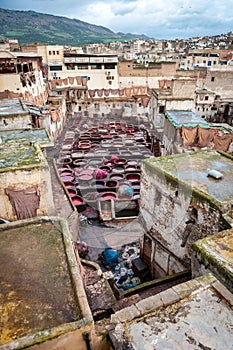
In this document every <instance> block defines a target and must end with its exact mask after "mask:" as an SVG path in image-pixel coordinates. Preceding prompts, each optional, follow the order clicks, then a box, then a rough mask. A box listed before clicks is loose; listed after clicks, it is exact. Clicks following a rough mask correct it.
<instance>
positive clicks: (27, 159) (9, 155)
mask: <svg viewBox="0 0 233 350" xmlns="http://www.w3.org/2000/svg"><path fill="white" fill-rule="evenodd" d="M0 154H1V159H0V171H1V169H4V171H5V170H6V169H9V168H10V169H11V170H15V169H18V168H23V167H29V166H35V165H37V164H40V163H41V162H42V159H43V154H42V152H41V150H40V148H39V146H38V145H37V144H34V145H31V144H30V143H20V144H18V143H9V144H7V145H5V144H3V145H0Z"/></svg>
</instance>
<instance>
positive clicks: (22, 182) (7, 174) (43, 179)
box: [0, 160, 55, 221]
mask: <svg viewBox="0 0 233 350" xmlns="http://www.w3.org/2000/svg"><path fill="white" fill-rule="evenodd" d="M31 186H33V187H36V188H37V190H38V191H39V193H40V206H39V209H38V210H37V215H38V216H39V215H54V214H55V209H54V203H53V194H52V186H51V178H50V171H49V166H48V164H47V162H46V161H45V160H44V162H42V164H40V165H34V166H33V165H32V166H29V167H27V168H23V169H20V168H19V169H12V170H11V169H9V170H7V171H1V172H0V212H1V216H2V217H3V218H5V219H7V220H10V221H14V220H17V218H16V216H15V215H14V212H13V208H12V205H11V203H10V200H9V198H8V196H7V195H6V193H5V189H7V188H9V189H13V190H22V189H26V188H28V187H31Z"/></svg>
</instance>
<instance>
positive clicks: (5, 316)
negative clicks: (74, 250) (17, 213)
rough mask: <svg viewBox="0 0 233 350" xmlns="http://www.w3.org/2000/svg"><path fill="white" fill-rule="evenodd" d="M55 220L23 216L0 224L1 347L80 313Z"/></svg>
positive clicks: (74, 318)
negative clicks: (26, 218)
mask: <svg viewBox="0 0 233 350" xmlns="http://www.w3.org/2000/svg"><path fill="white" fill-rule="evenodd" d="M56 220H57V221H56V222H55V221H53V223H52V221H47V222H46V221H45V222H43V221H40V220H38V219H36V220H31V221H28V222H26V220H25V221H24V222H22V223H20V224H17V223H16V224H15V223H12V224H7V228H4V226H6V225H2V227H1V228H0V240H1V246H0V265H1V270H0V288H1V294H0V304H1V313H0V324H1V331H2V332H1V333H0V348H1V345H2V344H6V343H8V342H11V341H13V340H14V339H18V338H21V337H24V336H27V335H28V334H35V333H37V332H40V331H43V330H46V329H51V328H53V327H57V326H60V325H62V324H66V323H73V322H75V321H78V320H80V319H81V318H82V312H81V311H80V308H79V306H78V304H77V300H78V299H77V295H76V292H77V290H76V289H75V287H74V285H73V283H72V282H73V280H72V273H71V272H70V271H72V268H73V267H72V268H71V270H70V265H72V266H73V264H74V263H73V262H72V263H71V262H70V261H71V260H70V257H69V253H68V252H69V248H67V247H68V244H67V243H66V242H67V239H66V237H65V231H64V229H63V227H62V226H61V225H60V222H59V220H58V219H56ZM76 277H77V276H76ZM47 335H48V334H47ZM37 338H38V336H37ZM11 348H12V347H11ZM13 348H14V347H13Z"/></svg>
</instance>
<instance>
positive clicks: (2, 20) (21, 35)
mask: <svg viewBox="0 0 233 350" xmlns="http://www.w3.org/2000/svg"><path fill="white" fill-rule="evenodd" d="M0 37H3V38H14V39H18V41H19V44H20V45H23V44H32V43H34V42H37V43H40V44H46V45H64V46H65V45H67V46H68V45H69V46H80V45H83V44H90V43H106V42H112V41H124V40H135V39H142V40H148V39H150V38H149V37H147V36H145V35H135V34H129V33H127V34H123V33H114V32H113V31H111V30H110V29H108V28H105V27H102V26H97V25H94V24H90V23H87V22H83V21H80V20H78V19H71V18H68V17H61V16H53V15H49V14H44V13H39V12H35V11H18V10H6V9H2V8H0Z"/></svg>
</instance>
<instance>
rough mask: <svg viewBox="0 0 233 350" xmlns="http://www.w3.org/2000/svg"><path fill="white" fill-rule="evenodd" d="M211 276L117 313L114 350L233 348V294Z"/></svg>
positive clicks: (182, 285)
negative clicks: (209, 280)
mask: <svg viewBox="0 0 233 350" xmlns="http://www.w3.org/2000/svg"><path fill="white" fill-rule="evenodd" d="M209 276H211V275H207V276H206V277H205V276H204V277H200V278H198V279H195V280H192V281H189V282H186V283H182V284H181V285H177V286H175V287H172V288H171V289H168V290H166V291H164V292H161V293H159V294H157V295H154V296H152V297H149V298H147V299H145V300H143V301H140V302H138V303H136V304H134V305H133V306H131V307H128V308H126V309H123V310H120V311H119V312H117V313H116V314H115V315H113V316H114V317H113V316H112V321H113V323H115V329H114V331H113V332H112V333H111V335H110V337H111V339H112V340H113V344H114V345H116V346H114V347H113V348H114V350H115V349H117V350H123V349H131V348H132V349H138V350H139V349H148V350H153V349H173V350H176V349H185V350H196V349H206V350H207V349H209V350H210V349H216V350H217V349H224V350H230V349H232V303H233V298H232V294H231V293H230V292H229V291H228V290H227V289H226V288H225V287H224V286H223V285H222V284H221V283H220V282H219V281H218V280H215V281H214V279H213V280H212V282H210V283H209V284H208V279H211V278H210V277H209ZM189 289H190V290H189ZM143 314H144V315H143ZM140 316H141V317H140Z"/></svg>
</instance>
